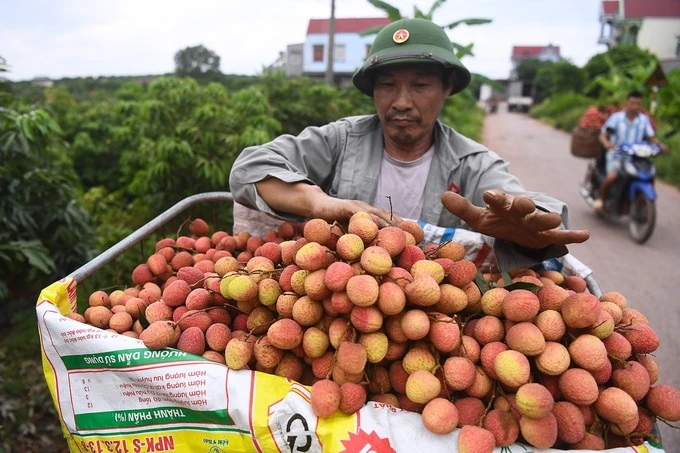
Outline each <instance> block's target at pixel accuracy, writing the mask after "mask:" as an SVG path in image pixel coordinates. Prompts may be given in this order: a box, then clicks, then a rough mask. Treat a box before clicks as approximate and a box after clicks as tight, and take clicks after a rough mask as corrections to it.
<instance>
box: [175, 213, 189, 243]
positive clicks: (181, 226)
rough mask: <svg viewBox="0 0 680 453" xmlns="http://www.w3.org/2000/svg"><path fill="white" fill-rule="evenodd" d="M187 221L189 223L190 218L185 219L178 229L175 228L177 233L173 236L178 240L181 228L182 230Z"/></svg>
mask: <svg viewBox="0 0 680 453" xmlns="http://www.w3.org/2000/svg"><path fill="white" fill-rule="evenodd" d="M189 221H191V217H187V218H186V219H185V220H184V222H182V223H181V224H180V226H179V228H177V233H176V234H175V238H178V237H179V235H180V233H181V232H182V228H184V225H186V224H187V222H189Z"/></svg>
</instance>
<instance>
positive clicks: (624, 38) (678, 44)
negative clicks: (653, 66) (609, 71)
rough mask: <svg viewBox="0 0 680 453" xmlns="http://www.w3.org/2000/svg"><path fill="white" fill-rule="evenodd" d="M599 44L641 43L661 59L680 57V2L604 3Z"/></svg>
mask: <svg viewBox="0 0 680 453" xmlns="http://www.w3.org/2000/svg"><path fill="white" fill-rule="evenodd" d="M600 24H601V28H600V38H599V40H598V43H599V44H604V45H606V46H607V47H610V48H611V47H613V46H615V45H617V44H637V45H638V47H640V48H642V49H647V50H649V51H650V52H652V53H654V54H655V55H656V56H657V57H658V58H659V59H660V60H666V59H673V58H677V57H680V0H603V1H602V3H601V7H600Z"/></svg>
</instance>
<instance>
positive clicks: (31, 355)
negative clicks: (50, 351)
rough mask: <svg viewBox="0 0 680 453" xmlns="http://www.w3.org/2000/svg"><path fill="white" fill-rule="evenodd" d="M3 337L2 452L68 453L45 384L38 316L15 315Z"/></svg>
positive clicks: (0, 350)
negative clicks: (12, 323) (14, 319)
mask: <svg viewBox="0 0 680 453" xmlns="http://www.w3.org/2000/svg"><path fill="white" fill-rule="evenodd" d="M16 323H17V324H16V325H15V326H14V327H12V329H11V330H10V331H5V332H3V335H2V340H0V425H1V426H2V429H0V451H2V452H17V453H18V452H34V451H50V452H55V453H62V452H63V453H67V452H68V448H67V445H66V442H65V441H64V440H63V434H62V432H61V426H60V424H59V422H58V420H59V418H58V416H57V413H56V411H55V409H54V403H53V402H52V398H51V396H50V393H49V392H48V391H47V386H46V385H45V377H44V376H43V374H42V372H40V371H41V370H42V367H41V363H40V347H39V345H38V342H37V335H36V329H37V328H36V325H35V315H33V316H30V315H29V316H26V314H25V313H22V316H16Z"/></svg>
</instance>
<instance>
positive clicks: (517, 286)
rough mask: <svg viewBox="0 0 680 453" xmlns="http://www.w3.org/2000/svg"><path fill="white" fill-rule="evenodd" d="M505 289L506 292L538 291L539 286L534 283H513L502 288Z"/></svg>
mask: <svg viewBox="0 0 680 453" xmlns="http://www.w3.org/2000/svg"><path fill="white" fill-rule="evenodd" d="M504 288H505V289H507V290H508V291H512V290H513V289H526V290H528V291H538V290H539V289H541V287H540V286H538V285H537V284H535V283H529V282H515V283H513V284H512V285H508V286H504Z"/></svg>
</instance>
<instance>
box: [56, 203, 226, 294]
mask: <svg viewBox="0 0 680 453" xmlns="http://www.w3.org/2000/svg"><path fill="white" fill-rule="evenodd" d="M213 201H234V197H232V195H231V192H204V193H199V194H196V195H192V196H190V197H187V198H185V199H183V200H182V201H179V202H178V203H177V204H175V205H174V206H172V207H170V208H169V209H168V210H166V211H165V212H163V213H161V214H160V215H159V216H158V217H156V218H154V219H153V220H151V221H150V222H148V223H147V224H145V225H144V226H142V227H141V228H139V229H137V230H136V231H135V232H133V233H132V234H130V235H129V236H127V237H126V238H124V239H123V240H121V241H120V242H118V243H117V244H115V245H113V246H112V247H110V248H109V249H108V250H106V251H104V252H102V253H100V254H99V255H97V256H96V257H95V258H93V259H92V260H90V261H88V262H87V263H86V264H84V265H83V266H81V267H79V268H78V269H76V270H75V271H73V272H71V273H70V274H69V275H68V276H69V277H71V278H73V279H75V280H76V281H77V282H79V281H82V280H84V279H86V278H87V277H89V276H90V275H92V274H94V273H95V272H96V271H98V270H99V269H101V268H102V267H104V266H105V265H106V264H108V263H110V262H111V261H113V260H114V259H116V258H118V257H119V256H120V255H121V254H122V253H123V252H125V251H126V250H128V249H130V248H132V247H133V246H134V245H135V244H137V243H138V242H139V241H141V240H143V239H146V238H147V237H148V236H149V235H150V234H151V233H153V232H154V231H156V230H157V229H159V228H160V227H162V226H163V225H165V224H166V223H168V222H169V221H170V220H172V219H173V218H174V217H176V216H177V215H178V214H180V213H181V212H182V211H184V210H186V209H188V208H190V207H192V206H194V205H197V204H200V203H205V202H213Z"/></svg>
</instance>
